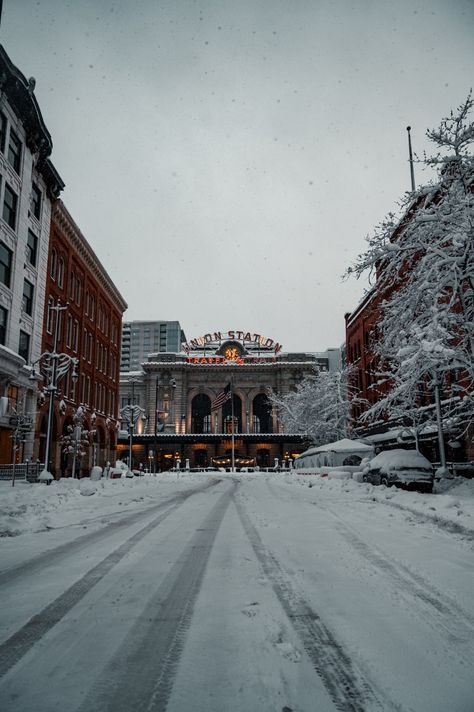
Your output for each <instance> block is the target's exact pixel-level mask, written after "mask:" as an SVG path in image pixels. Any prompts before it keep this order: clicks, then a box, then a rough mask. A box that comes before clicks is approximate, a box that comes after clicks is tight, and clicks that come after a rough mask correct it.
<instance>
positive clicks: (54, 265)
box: [49, 250, 58, 280]
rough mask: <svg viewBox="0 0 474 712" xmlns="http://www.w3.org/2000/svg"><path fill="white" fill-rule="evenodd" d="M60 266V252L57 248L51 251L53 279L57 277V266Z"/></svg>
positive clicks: (50, 271) (51, 273)
mask: <svg viewBox="0 0 474 712" xmlns="http://www.w3.org/2000/svg"><path fill="white" fill-rule="evenodd" d="M57 266H58V253H57V252H56V250H53V251H52V252H51V265H50V270H49V275H50V277H51V279H52V280H55V279H56V268H57Z"/></svg>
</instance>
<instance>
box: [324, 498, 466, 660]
mask: <svg viewBox="0 0 474 712" xmlns="http://www.w3.org/2000/svg"><path fill="white" fill-rule="evenodd" d="M325 511H327V512H329V513H330V514H331V515H332V516H333V517H334V518H335V519H336V520H337V529H338V531H339V534H340V535H341V536H342V537H343V538H344V539H345V541H346V542H347V543H348V544H349V545H350V546H351V547H352V548H353V549H355V550H356V551H357V553H358V554H359V555H360V556H362V558H364V559H365V560H366V561H368V562H369V564H371V565H372V566H373V567H374V568H375V569H378V570H379V571H381V572H382V573H383V574H384V575H386V576H388V577H389V578H390V579H391V581H392V583H393V584H395V586H396V587H397V589H398V590H399V591H400V592H401V593H402V594H406V595H408V596H410V597H411V598H414V599H415V600H416V601H417V603H421V604H422V605H423V606H424V607H425V609H426V611H427V613H428V622H429V623H430V624H432V626H433V627H434V628H437V629H438V630H440V631H441V632H442V633H443V634H444V635H446V634H447V635H448V636H449V638H450V639H451V642H453V643H455V644H459V643H467V644H470V645H471V646H472V644H473V641H474V617H473V616H472V615H470V614H469V613H468V612H467V611H465V610H464V609H463V608H461V606H460V605H459V604H458V603H457V602H456V601H455V600H453V599H452V598H450V597H449V596H447V595H446V594H444V593H441V591H439V590H438V589H437V588H435V586H434V585H433V584H432V583H429V582H428V581H426V579H425V578H424V577H423V576H422V575H421V574H419V573H417V572H415V571H411V569H409V568H408V567H407V566H404V565H403V564H402V563H400V562H398V561H396V560H395V559H393V558H392V557H390V556H388V555H387V554H386V553H385V552H382V551H381V550H379V549H378V548H377V547H375V546H374V545H373V544H370V545H369V544H367V543H366V542H364V541H363V540H362V539H361V538H360V537H359V536H358V535H357V534H356V533H355V531H354V530H353V529H352V528H351V527H349V526H348V525H347V524H345V523H344V522H343V521H342V520H341V518H340V517H339V515H337V514H336V513H335V512H332V511H331V510H330V509H327V508H325ZM425 618H426V616H425Z"/></svg>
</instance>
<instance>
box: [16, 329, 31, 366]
mask: <svg viewBox="0 0 474 712" xmlns="http://www.w3.org/2000/svg"><path fill="white" fill-rule="evenodd" d="M18 353H19V354H20V356H21V357H22V358H24V359H25V361H28V360H29V357H30V335H29V334H27V333H26V332H25V331H20V342H19V345H18Z"/></svg>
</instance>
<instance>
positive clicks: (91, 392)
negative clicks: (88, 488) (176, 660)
mask: <svg viewBox="0 0 474 712" xmlns="http://www.w3.org/2000/svg"><path fill="white" fill-rule="evenodd" d="M58 299H59V300H60V301H61V304H62V305H65V304H68V308H67V310H65V311H63V312H62V313H61V317H60V327H59V342H58V348H57V351H58V352H59V353H66V354H68V355H69V356H71V357H75V358H77V359H78V360H79V366H78V374H79V378H78V380H77V382H76V383H75V384H74V383H73V380H72V378H71V371H72V369H71V370H70V371H69V373H68V374H66V376H64V378H63V379H61V381H60V382H59V384H58V385H59V388H60V393H59V394H58V397H57V398H56V399H55V404H54V419H53V431H52V444H51V471H52V473H53V474H54V475H55V476H56V477H58V476H60V475H65V474H68V472H69V470H70V462H69V461H68V458H67V457H66V456H65V455H64V454H63V453H62V452H61V449H62V448H61V442H60V438H61V436H62V435H63V434H66V433H67V427H68V425H70V424H71V423H72V415H73V413H74V411H75V409H76V408H77V406H78V405H80V404H82V405H84V406H85V409H86V416H85V422H84V427H85V428H86V429H89V428H90V429H92V428H93V429H95V430H96V433H95V436H94V437H93V443H92V444H91V446H90V448H89V452H88V453H87V455H86V456H85V457H84V458H83V459H82V461H81V466H82V468H83V470H84V471H88V470H89V468H90V467H91V465H93V464H98V465H100V466H104V465H105V463H106V462H107V460H110V461H112V460H114V459H115V453H116V443H117V416H118V408H119V372H120V348H121V333H122V329H121V327H122V314H123V312H124V311H125V309H126V307H127V305H126V303H125V301H124V300H123V298H122V297H121V295H120V294H119V292H118V290H117V288H116V287H115V285H114V284H113V283H112V281H111V279H110V277H109V276H108V274H107V272H106V271H105V269H104V267H103V266H102V265H101V263H100V262H99V260H98V258H97V257H96V255H95V254H94V252H93V250H92V248H91V247H90V245H89V244H88V242H87V241H86V239H85V238H84V236H83V235H82V233H81V231H80V230H79V228H78V227H77V225H76V224H75V222H74V221H73V219H72V218H71V216H70V215H69V213H68V211H67V210H66V208H65V206H64V204H63V203H62V201H60V200H58V201H56V203H55V204H54V206H53V211H52V220H51V234H50V242H49V256H48V274H47V283H46V298H45V314H44V323H43V342H42V352H43V353H44V352H45V351H49V352H51V351H52V350H53V346H54V329H55V319H56V314H55V313H52V312H50V310H49V305H51V304H53V303H56V301H57V300H58ZM61 399H62V400H63V401H64V403H65V404H66V410H65V412H64V413H61V412H60V408H59V403H60V402H61ZM47 412H48V398H47V399H46V402H45V403H44V404H43V406H42V407H41V409H40V411H39V415H38V419H37V432H36V438H35V446H36V454H37V457H39V459H41V460H42V458H44V452H45V441H46V430H47ZM94 420H95V423H94Z"/></svg>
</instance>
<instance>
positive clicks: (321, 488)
mask: <svg viewBox="0 0 474 712" xmlns="http://www.w3.org/2000/svg"><path fill="white" fill-rule="evenodd" d="M345 474H347V473H345ZM280 477H282V479H283V480H284V481H285V482H286V483H287V484H290V485H299V486H302V487H308V486H309V487H310V488H311V494H310V497H311V498H314V493H315V492H316V493H317V494H316V497H317V500H318V501H321V499H324V498H326V497H327V498H328V500H329V499H330V500H331V501H337V499H338V498H339V499H340V498H344V499H353V500H356V501H358V502H361V501H362V502H364V501H365V502H378V503H380V504H383V505H386V506H387V507H396V508H397V509H401V510H404V511H406V512H407V514H409V515H410V516H411V515H415V517H418V516H419V517H420V518H423V519H427V520H432V521H433V522H434V523H436V524H437V525H438V526H440V527H443V526H444V527H445V528H447V529H450V530H451V531H454V532H456V531H458V532H459V533H460V534H467V535H468V536H469V537H473V538H474V480H467V479H465V478H464V477H455V478H453V479H450V480H442V481H441V482H435V486H434V493H433V494H426V493H421V492H413V491H408V490H403V489H399V488H397V487H386V486H385V485H380V486H378V487H376V486H374V485H372V484H369V483H368V482H358V481H357V479H359V475H358V474H356V473H354V474H353V476H352V479H340V478H338V477H334V473H332V474H331V475H329V476H328V477H321V476H319V475H308V476H306V477H300V476H299V475H296V474H293V473H292V474H288V475H282V476H280Z"/></svg>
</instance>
